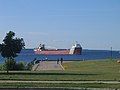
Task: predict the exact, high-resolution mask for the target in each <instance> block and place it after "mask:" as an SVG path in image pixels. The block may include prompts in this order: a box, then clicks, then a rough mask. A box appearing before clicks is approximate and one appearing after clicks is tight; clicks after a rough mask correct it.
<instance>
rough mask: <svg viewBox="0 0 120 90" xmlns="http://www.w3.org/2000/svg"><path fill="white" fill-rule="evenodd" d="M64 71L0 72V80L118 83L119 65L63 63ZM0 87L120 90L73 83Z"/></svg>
mask: <svg viewBox="0 0 120 90" xmlns="http://www.w3.org/2000/svg"><path fill="white" fill-rule="evenodd" d="M63 66H64V68H65V71H39V72H35V71H11V72H10V73H9V74H7V73H6V72H5V71H1V72H0V80H18V81H42V80H43V81H89V80H93V81H120V64H119V63H117V62H116V61H111V60H105V61H74V62H66V63H63ZM0 87H85V88H100V87H101V88H120V85H119V84H102V83H92V84H91V83H89V84H87V83H86V84H80V83H78V84H75V83H69V84H67V83H65V84H62V83H52V84H50V83H7V82H6V83H0Z"/></svg>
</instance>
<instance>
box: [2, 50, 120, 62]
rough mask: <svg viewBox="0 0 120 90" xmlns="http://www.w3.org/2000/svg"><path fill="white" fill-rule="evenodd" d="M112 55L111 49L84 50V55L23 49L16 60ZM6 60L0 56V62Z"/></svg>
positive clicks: (114, 54)
mask: <svg viewBox="0 0 120 90" xmlns="http://www.w3.org/2000/svg"><path fill="white" fill-rule="evenodd" d="M110 57H111V51H109V50H83V51H82V55H37V54H35V53H34V51H33V49H25V50H22V51H21V53H20V54H19V55H18V57H16V61H25V62H30V61H32V60H34V59H35V58H37V60H44V59H45V58H48V60H57V59H58V58H59V59H60V58H63V59H64V60H96V59H108V58H110ZM112 58H114V59H116V58H120V52H119V51H112ZM3 62H4V58H2V56H0V63H3Z"/></svg>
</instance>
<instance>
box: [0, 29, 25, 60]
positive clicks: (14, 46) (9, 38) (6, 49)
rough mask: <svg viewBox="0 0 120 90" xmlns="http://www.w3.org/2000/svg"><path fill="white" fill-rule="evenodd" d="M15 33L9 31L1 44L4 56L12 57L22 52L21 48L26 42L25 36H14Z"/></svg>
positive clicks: (0, 50)
mask: <svg viewBox="0 0 120 90" xmlns="http://www.w3.org/2000/svg"><path fill="white" fill-rule="evenodd" d="M14 36H15V33H14V32H12V31H9V33H7V35H6V37H5V38H4V40H3V43H2V44H1V45H0V46H1V49H0V52H1V55H2V57H4V58H7V59H11V58H14V57H16V56H17V53H20V51H21V49H22V48H24V46H25V43H24V41H23V38H14Z"/></svg>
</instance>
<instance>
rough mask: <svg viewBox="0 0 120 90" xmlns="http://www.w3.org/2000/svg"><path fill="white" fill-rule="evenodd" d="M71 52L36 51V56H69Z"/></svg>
mask: <svg viewBox="0 0 120 90" xmlns="http://www.w3.org/2000/svg"><path fill="white" fill-rule="evenodd" d="M69 52H70V50H44V51H39V50H37V51H35V54H46V55H57V54H58V55H67V54H69Z"/></svg>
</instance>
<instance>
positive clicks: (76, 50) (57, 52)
mask: <svg viewBox="0 0 120 90" xmlns="http://www.w3.org/2000/svg"><path fill="white" fill-rule="evenodd" d="M34 52H35V54H43V55H67V54H71V55H72V54H81V53H82V47H81V45H80V44H78V43H75V44H74V45H73V46H72V47H71V49H46V48H45V44H40V45H39V47H38V48H35V49H34Z"/></svg>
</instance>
